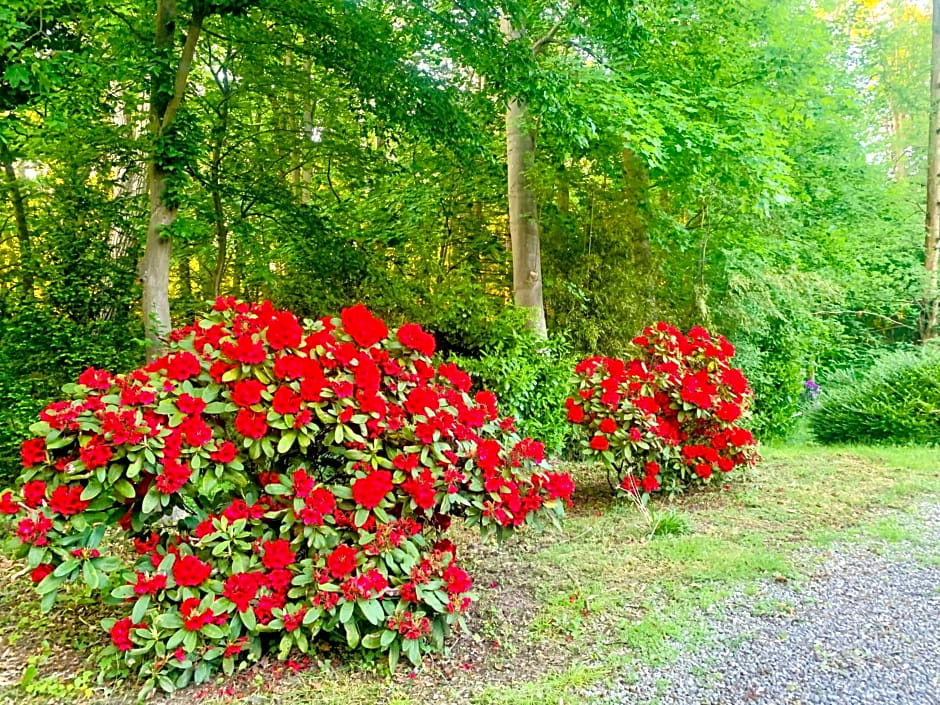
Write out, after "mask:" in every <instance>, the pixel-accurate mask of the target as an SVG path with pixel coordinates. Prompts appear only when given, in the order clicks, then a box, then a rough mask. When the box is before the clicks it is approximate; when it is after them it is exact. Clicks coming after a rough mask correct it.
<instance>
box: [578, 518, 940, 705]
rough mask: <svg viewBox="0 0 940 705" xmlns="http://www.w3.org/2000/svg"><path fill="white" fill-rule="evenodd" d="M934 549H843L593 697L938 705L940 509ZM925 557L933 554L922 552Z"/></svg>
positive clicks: (684, 702) (930, 535)
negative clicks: (672, 655)
mask: <svg viewBox="0 0 940 705" xmlns="http://www.w3.org/2000/svg"><path fill="white" fill-rule="evenodd" d="M919 514H920V516H919V517H918V520H917V525H918V531H919V532H921V536H923V537H924V538H925V539H927V540H926V541H922V542H919V543H918V546H919V548H918V551H916V553H917V558H916V559H915V558H912V556H913V555H914V553H915V551H914V550H913V546H910V545H905V544H900V545H898V544H894V545H891V546H890V547H889V549H888V550H879V551H878V552H877V553H876V552H873V551H872V547H868V548H865V547H863V546H861V545H852V544H844V545H840V546H838V547H837V548H836V549H835V550H833V551H830V552H828V553H826V554H825V555H826V558H825V560H824V561H823V562H822V563H821V564H820V566H819V568H818V569H817V570H816V572H815V573H814V574H813V575H812V576H811V578H810V579H809V580H807V581H806V582H805V583H800V584H799V585H796V586H791V585H789V584H787V583H776V582H767V583H764V584H762V586H761V588H760V589H759V590H758V592H757V594H756V595H751V596H744V595H742V594H739V595H735V596H733V597H732V598H729V599H728V600H726V601H723V602H721V603H719V604H718V605H715V606H714V607H713V608H712V609H711V610H710V611H709V612H708V614H707V616H706V621H707V626H708V631H709V636H708V637H707V638H706V640H705V642H704V643H703V642H702V640H701V638H699V639H697V640H696V642H695V644H694V645H689V644H682V643H678V644H676V645H675V646H676V647H677V651H678V653H679V654H680V655H679V656H678V658H677V659H675V660H674V661H672V662H670V663H669V664H668V665H666V666H659V667H652V666H647V665H642V664H640V665H638V666H637V667H636V668H635V669H634V670H633V671H632V672H630V673H626V674H624V676H623V677H622V678H620V679H619V680H617V681H615V682H614V683H608V684H607V685H606V686H605V687H604V688H595V689H592V690H591V691H590V692H587V693H585V695H586V696H587V699H588V700H589V701H590V702H595V703H605V704H609V705H614V704H616V705H634V704H637V705H639V704H647V703H650V704H654V703H655V704H656V705H745V704H750V703H753V704H755V705H810V704H814V705H815V704H817V703H818V704H826V705H940V560H938V558H940V505H929V506H927V507H925V508H923V510H922V511H921V512H919ZM925 546H926V548H925Z"/></svg>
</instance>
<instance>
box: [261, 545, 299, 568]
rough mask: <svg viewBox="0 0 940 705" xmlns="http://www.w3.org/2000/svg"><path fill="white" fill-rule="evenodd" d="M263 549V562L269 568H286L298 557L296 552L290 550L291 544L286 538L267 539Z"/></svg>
mask: <svg viewBox="0 0 940 705" xmlns="http://www.w3.org/2000/svg"><path fill="white" fill-rule="evenodd" d="M262 549H263V552H262V554H261V562H262V563H263V564H264V567H265V568H267V569H268V570H275V569H277V568H286V567H287V566H289V565H291V564H292V563H293V562H294V559H295V558H296V554H295V553H294V552H293V551H291V550H290V544H289V543H288V542H287V541H286V540H285V539H277V540H276V541H265V543H264V544H263V545H262Z"/></svg>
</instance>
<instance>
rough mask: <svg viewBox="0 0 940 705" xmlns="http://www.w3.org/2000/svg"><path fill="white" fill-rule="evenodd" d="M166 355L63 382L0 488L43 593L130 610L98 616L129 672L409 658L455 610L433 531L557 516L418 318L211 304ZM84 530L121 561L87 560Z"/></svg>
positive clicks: (104, 555) (483, 402)
mask: <svg viewBox="0 0 940 705" xmlns="http://www.w3.org/2000/svg"><path fill="white" fill-rule="evenodd" d="M169 341H170V343H169V351H168V353H167V355H165V356H164V357H162V358H160V359H158V360H155V361H154V362H152V363H150V364H148V365H147V366H146V367H143V368H141V369H138V370H134V371H132V372H130V373H127V374H122V375H111V374H110V373H108V372H105V371H102V370H95V369H89V370H87V371H86V372H84V373H83V374H82V376H81V378H80V380H79V384H78V385H73V387H71V388H70V394H71V396H70V398H69V399H67V400H64V401H60V402H55V403H53V404H50V405H49V406H48V407H47V408H46V409H44V410H43V412H42V413H41V414H40V419H41V421H40V423H39V424H38V425H37V428H38V429H39V432H38V435H37V436H36V437H35V438H32V439H30V440H28V441H26V442H24V444H23V446H22V449H21V454H22V461H23V467H24V474H23V477H22V480H21V484H20V486H19V487H18V488H15V489H14V490H12V491H7V492H0V515H4V516H9V517H10V518H11V519H10V520H11V522H12V523H13V524H14V526H15V531H16V534H17V536H18V537H19V539H20V541H21V542H22V545H21V548H20V555H21V556H22V557H24V558H27V559H28V560H29V561H30V567H31V568H32V572H31V576H32V578H33V580H34V581H36V582H37V583H38V582H43V581H44V584H43V591H44V593H46V594H48V590H50V589H55V588H58V586H60V585H62V584H64V583H66V582H69V581H74V580H85V581H86V582H88V583H89V584H97V585H99V586H100V588H103V587H104V586H106V585H108V584H109V583H110V584H114V583H115V582H117V583H121V582H124V584H121V585H120V586H119V587H117V588H114V590H113V591H112V597H114V598H116V599H117V600H118V601H127V603H128V614H129V615H130V616H127V617H125V618H123V619H118V620H113V621H111V622H109V623H107V624H106V627H107V629H108V630H109V631H110V634H111V644H112V645H111V647H109V648H110V649H111V650H112V653H114V654H119V655H120V654H124V653H126V652H127V658H126V660H124V659H123V657H121V659H120V660H121V662H123V663H125V664H126V665H127V667H129V668H130V667H133V668H136V669H139V671H138V674H139V675H142V676H145V677H150V676H151V674H152V673H153V669H154V665H155V664H159V668H160V669H161V683H166V682H171V683H175V682H177V681H179V682H188V681H190V680H198V679H204V678H206V677H208V676H209V675H210V674H211V673H212V672H214V671H215V670H218V669H220V668H225V669H227V668H233V667H234V664H233V663H232V662H233V661H234V660H237V659H257V658H259V657H260V656H261V655H262V654H263V652H264V649H265V648H267V647H268V646H269V645H274V646H275V647H276V648H278V649H280V653H281V654H283V655H284V656H287V655H288V654H289V652H290V650H291V649H296V650H300V651H302V652H307V651H309V650H310V649H312V648H315V643H316V642H315V637H316V636H317V635H318V634H320V633H321V632H322V633H325V634H329V633H331V632H336V631H338V632H340V634H342V638H343V639H344V640H346V641H347V642H349V643H354V642H355V643H359V640H360V639H361V643H362V645H363V647H364V648H381V649H384V650H389V649H391V650H392V652H393V653H401V654H403V655H404V656H406V657H407V658H408V659H410V660H411V661H413V662H418V660H419V659H420V658H421V655H422V653H424V652H426V651H428V650H431V649H435V648H436V649H440V648H442V646H443V644H442V642H441V639H442V638H443V635H444V634H446V632H447V630H448V629H449V628H450V626H451V625H453V624H454V623H455V622H456V620H457V619H458V617H459V615H460V614H461V613H462V612H464V611H465V610H466V609H467V608H468V606H469V604H470V595H469V590H470V588H471V585H472V580H471V577H470V576H469V575H468V574H467V572H466V571H465V570H463V569H462V568H461V567H459V566H458V565H457V564H456V563H455V561H454V554H455V551H454V547H453V544H451V543H450V542H449V541H447V540H446V539H443V534H444V533H445V532H446V531H447V529H448V527H449V526H450V523H451V520H452V518H454V517H455V516H456V517H460V518H462V519H464V520H465V521H466V523H468V524H469V525H471V526H476V527H478V528H480V529H481V530H482V531H483V532H484V533H485V534H496V535H498V536H503V535H506V534H507V533H509V532H510V531H511V530H512V529H513V528H515V527H518V526H521V525H523V524H533V525H535V526H538V525H539V524H540V523H544V522H545V521H550V522H555V523H557V522H558V521H559V520H560V519H561V517H562V516H563V514H564V509H565V507H566V506H567V505H569V504H570V502H571V496H572V493H573V492H574V484H573V482H572V481H571V478H570V477H569V476H568V475H567V474H566V473H562V472H551V471H549V469H548V467H547V466H546V465H545V451H544V447H543V446H542V444H541V443H540V442H538V441H535V440H533V439H531V438H520V437H519V436H518V435H517V434H516V433H515V431H514V430H513V421H512V419H511V418H503V417H501V416H500V414H499V409H498V403H497V400H496V397H495V396H494V395H493V394H492V393H491V392H488V391H485V390H482V391H478V392H476V393H473V392H471V387H472V382H471V379H470V377H469V376H468V375H467V374H466V373H465V372H464V371H463V370H461V369H459V368H458V367H457V366H456V365H453V364H446V363H445V364H435V362H434V361H433V360H432V359H431V355H432V354H433V353H434V350H435V343H434V338H433V337H432V336H431V335H429V334H428V333H426V332H425V331H423V330H422V329H421V328H420V326H417V325H414V324H406V325H403V326H402V327H401V328H399V329H398V330H397V331H394V330H389V328H388V327H387V326H386V325H385V323H384V322H383V321H382V320H381V319H379V318H378V317H376V316H375V315H374V314H372V313H371V312H370V311H368V310H367V309H366V308H365V307H364V306H362V305H356V306H352V307H350V308H347V309H345V310H343V311H342V313H341V315H340V316H339V317H338V318H322V319H320V320H318V321H315V322H310V321H300V320H298V319H297V317H296V316H294V315H293V314H292V313H290V312H289V311H280V310H277V309H275V308H274V307H273V306H272V305H271V304H270V303H269V302H263V303H261V304H247V303H243V302H239V301H235V300H234V299H220V300H218V301H217V302H216V304H215V306H214V307H213V312H212V313H211V314H209V315H208V316H206V317H204V318H202V319H200V320H197V321H196V322H194V323H193V325H190V326H186V327H184V328H180V329H177V330H174V331H173V332H172V333H171V334H170V336H169ZM605 428H609V424H607V425H605ZM53 441H54V442H53ZM102 524H104V525H113V528H114V529H115V530H114V531H112V532H109V533H108V534H107V536H108V541H111V540H112V538H111V537H112V536H114V537H115V538H118V537H119V536H120V535H121V534H120V531H123V532H124V534H123V535H124V536H126V537H127V539H128V540H129V543H132V544H133V549H134V550H133V551H120V550H118V551H112V550H111V547H112V545H113V544H112V543H107V544H102V545H101V549H100V550H99V548H98V541H99V540H100V536H99V537H97V538H96V537H95V534H94V532H92V531H90V530H89V527H94V526H97V525H102ZM61 566H65V569H64V570H65V572H64V573H63V571H62V570H61V569H59V568H60V567H61ZM113 573H118V574H121V575H122V576H130V578H131V579H130V580H129V581H126V582H125V581H122V580H118V581H114V582H111V581H110V580H109V577H111V574H113ZM100 588H99V589H100ZM52 594H53V597H54V596H55V593H54V592H53V593H52ZM140 630H147V637H146V638H144V636H143V633H139V632H140ZM377 630H378V631H377ZM271 632H278V633H279V634H278V635H277V638H269V636H270V633H271ZM353 635H358V636H356V637H355V638H354V637H353ZM365 635H368V639H365V638H363V637H364V636H365ZM156 644H160V645H161V646H160V649H159V650H158V649H157V648H156V646H155V645H156ZM164 654H166V655H170V656H171V658H169V659H167V658H165V656H164ZM163 675H165V676H166V679H164V678H163Z"/></svg>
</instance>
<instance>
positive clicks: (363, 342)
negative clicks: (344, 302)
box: [340, 304, 388, 348]
mask: <svg viewBox="0 0 940 705" xmlns="http://www.w3.org/2000/svg"><path fill="white" fill-rule="evenodd" d="M340 320H341V321H342V322H343V328H344V329H345V331H346V332H347V333H349V335H350V336H352V339H353V340H355V341H356V343H358V344H359V346H360V347H363V348H368V347H370V346H372V345H375V344H376V343H377V342H379V341H380V340H382V339H383V338H385V336H387V335H388V328H387V327H386V325H385V323H384V322H383V321H382V320H381V319H380V318H376V317H375V316H373V315H372V313H371V312H370V311H369V309H367V308H366V307H365V306H363V305H362V304H356V305H355V306H351V307H349V308H344V309H343V311H342V313H341V314H340Z"/></svg>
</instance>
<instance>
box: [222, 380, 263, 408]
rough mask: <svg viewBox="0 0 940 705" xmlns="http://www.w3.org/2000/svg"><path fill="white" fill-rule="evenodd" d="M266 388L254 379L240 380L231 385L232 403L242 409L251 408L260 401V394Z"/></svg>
mask: <svg viewBox="0 0 940 705" xmlns="http://www.w3.org/2000/svg"><path fill="white" fill-rule="evenodd" d="M265 389H266V387H265V386H264V385H263V384H261V382H259V381H258V380H256V379H242V380H239V381H238V382H236V383H235V384H233V385H232V390H231V392H230V395H231V398H232V403H233V404H236V405H238V406H242V407H248V406H253V405H255V404H257V403H259V402H260V401H261V392H263V391H264V390H265Z"/></svg>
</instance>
